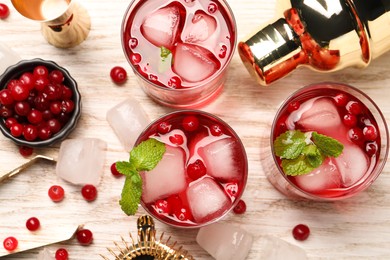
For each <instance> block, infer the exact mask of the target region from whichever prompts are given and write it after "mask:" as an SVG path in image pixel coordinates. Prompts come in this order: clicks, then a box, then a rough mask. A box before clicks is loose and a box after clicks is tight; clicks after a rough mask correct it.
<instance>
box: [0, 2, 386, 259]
mask: <svg viewBox="0 0 390 260" xmlns="http://www.w3.org/2000/svg"><path fill="white" fill-rule="evenodd" d="M79 2H80V3H81V4H82V5H83V6H84V7H85V8H86V9H87V10H88V12H89V14H90V16H91V24H92V25H91V31H90V34H89V36H88V38H87V40H86V41H85V42H83V43H82V44H81V45H79V46H77V47H74V48H72V49H58V48H55V47H53V46H51V45H50V44H48V43H47V42H46V41H45V39H44V38H43V36H42V34H41V32H40V25H39V23H37V22H34V21H30V20H28V19H26V18H24V17H22V16H21V15H20V14H19V13H18V12H16V10H15V9H14V8H13V7H12V4H11V1H10V0H0V3H5V4H7V5H8V6H9V8H10V11H11V14H10V16H9V17H8V18H7V19H5V20H0V41H1V42H3V43H5V44H7V45H8V46H10V47H12V49H13V50H14V51H16V52H17V53H18V54H19V55H20V56H21V57H22V58H23V59H30V58H43V59H48V60H53V61H55V62H57V63H59V64H60V65H62V66H64V67H65V68H67V69H68V70H69V71H70V73H71V74H72V75H73V77H74V78H75V79H76V80H77V82H78V84H79V88H80V92H81V95H82V98H83V101H82V102H83V107H82V115H81V119H80V121H79V123H78V126H77V127H76V129H75V130H74V132H72V134H71V135H70V136H69V138H83V137H94V138H100V139H103V140H105V141H106V142H107V143H108V150H107V154H106V161H105V167H104V174H103V177H102V181H101V183H100V185H99V186H98V190H99V194H98V198H97V200H96V201H94V202H91V203H88V202H86V201H85V200H84V199H83V198H82V196H81V194H80V191H79V190H80V187H77V186H73V185H70V184H69V183H65V182H63V181H61V180H60V179H58V178H57V176H56V175H55V166H54V164H52V163H46V162H42V163H38V164H36V165H34V166H32V167H30V168H29V169H28V170H27V171H26V172H24V173H23V174H20V175H19V176H17V177H15V178H13V179H11V180H8V181H6V182H4V183H2V184H0V242H1V243H2V241H3V239H4V238H5V237H7V236H10V235H13V236H15V237H18V239H19V242H20V243H21V244H22V243H32V242H34V243H35V242H36V243H50V242H52V241H53V240H54V239H55V238H57V237H63V236H64V235H65V237H66V234H69V232H70V233H71V232H72V231H71V230H72V229H73V230H74V227H75V226H77V225H79V224H83V225H84V226H85V227H86V228H88V229H90V230H92V231H93V234H94V242H93V244H92V245H90V246H81V245H79V244H78V242H77V241H76V240H75V239H73V240H69V241H67V242H61V243H56V244H52V245H50V246H48V247H47V248H48V249H49V250H50V251H51V252H53V253H54V252H55V250H57V249H58V248H59V247H64V248H67V250H68V251H69V255H70V258H69V259H78V260H82V259H85V260H87V259H101V257H100V256H99V254H105V255H107V256H109V254H108V252H107V250H106V248H107V247H113V246H114V244H113V241H118V240H119V239H120V236H124V237H125V238H127V237H128V233H129V232H130V233H132V234H136V220H137V218H138V216H140V215H143V214H145V211H144V210H143V209H142V208H141V207H140V209H139V212H138V214H137V215H136V216H132V217H128V216H126V215H125V214H124V213H123V212H122V211H121V209H120V207H119V206H118V200H119V197H120V192H121V189H122V186H123V182H124V179H123V178H115V177H113V176H112V175H111V173H110V165H111V164H112V163H113V162H115V161H118V160H123V159H128V154H127V153H126V152H125V151H124V150H123V148H122V146H121V144H120V143H119V141H118V139H117V138H116V136H115V134H114V133H113V131H112V129H111V128H110V126H109V125H108V123H107V121H106V113H107V111H108V110H109V109H110V108H111V107H113V106H114V105H116V104H118V103H119V102H121V101H122V100H124V99H125V98H126V97H132V98H135V99H137V100H138V101H139V102H140V103H141V104H142V106H143V108H144V109H145V111H146V112H147V114H148V115H149V117H150V119H152V120H153V119H156V118H158V117H160V116H162V115H163V114H165V113H167V112H170V111H172V110H173V109H170V108H167V107H163V106H160V105H158V104H156V103H154V102H153V101H152V100H151V99H149V98H148V97H147V96H146V95H145V94H144V93H143V91H142V90H141V89H140V87H139V86H138V85H137V81H136V79H135V77H134V74H133V73H132V71H131V68H130V66H129V65H128V63H127V61H126V59H125V56H124V54H123V51H122V46H121V37H120V27H121V22H122V18H123V15H124V12H125V10H126V8H127V6H128V5H129V3H130V0H126V1H125V0H116V1H107V0H99V1H92V0H80V1H79ZM228 2H229V4H230V6H231V8H232V9H233V12H234V14H235V18H236V23H237V31H238V39H244V38H245V37H246V36H247V35H248V34H250V33H251V32H252V31H254V30H255V29H256V28H257V27H259V26H260V25H261V24H263V23H265V22H266V21H268V20H269V19H271V18H272V17H273V15H274V12H275V11H274V9H275V0H272V1H268V0H257V1H250V0H229V1H228ZM389 62H390V53H387V54H384V55H382V56H381V57H379V58H378V59H376V60H374V61H373V62H372V64H371V65H370V66H369V67H368V68H366V69H357V68H349V69H346V70H343V71H341V72H337V73H333V74H320V73H316V72H313V71H311V70H308V69H299V70H297V71H296V72H294V74H292V75H290V76H288V77H287V78H285V79H283V80H280V81H279V82H277V83H275V84H273V85H272V86H269V87H262V86H260V85H258V84H257V83H256V82H255V81H254V79H253V78H251V76H250V75H249V73H248V72H247V71H246V69H245V68H244V66H243V64H242V63H241V60H240V58H239V56H238V53H237V52H236V53H235V54H234V57H233V60H232V62H231V65H230V68H229V71H228V78H227V81H226V84H225V89H224V91H223V93H222V94H221V95H220V96H219V97H218V99H217V100H215V101H214V102H213V103H212V104H210V105H208V106H206V107H204V108H202V109H203V110H204V111H207V112H211V113H213V114H215V115H217V116H219V117H221V118H222V119H224V120H225V121H226V122H228V123H229V124H230V125H231V126H232V127H233V129H235V130H236V132H237V133H238V134H239V136H240V137H241V138H242V141H243V143H244V146H245V148H246V151H247V155H248V160H249V177H248V184H247V187H246V190H245V193H244V195H243V199H244V200H245V201H246V204H247V212H246V213H245V214H244V215H234V214H233V213H230V214H228V215H227V216H226V217H225V218H224V219H223V220H222V221H223V223H226V224H229V225H230V224H231V225H237V226H239V227H242V228H244V229H246V230H248V231H249V232H251V233H252V234H253V236H254V238H255V240H254V244H253V247H252V250H251V252H250V254H249V255H248V259H253V260H257V259H259V258H260V255H261V250H260V247H259V241H260V240H261V237H262V236H263V235H273V236H276V237H278V238H281V239H283V240H285V241H287V242H289V243H292V244H294V245H298V246H300V247H301V248H303V249H304V250H305V251H306V252H307V255H308V257H309V259H389V257H390V247H389V244H390V193H389V190H390V164H389V163H387V165H386V166H385V168H384V170H383V172H382V174H381V175H380V176H379V178H378V179H377V180H376V181H375V182H374V183H373V185H372V186H371V187H370V188H368V189H367V190H366V191H364V192H363V193H361V194H359V195H358V196H356V197H354V198H351V199H348V200H345V201H340V202H333V203H322V202H321V203H319V202H310V201H294V200H291V199H289V198H287V197H285V196H284V195H282V194H280V193H279V192H278V191H277V190H275V189H274V188H273V186H272V185H271V184H270V183H269V182H268V181H267V179H266V177H265V170H266V167H265V164H266V163H267V162H269V160H262V159H261V158H263V157H261V156H260V154H261V151H262V148H266V147H267V145H268V142H269V141H268V137H269V133H270V125H271V123H272V120H273V118H274V116H275V112H276V111H277V109H278V108H279V105H280V103H281V102H282V101H283V100H284V99H285V98H286V97H287V96H289V95H290V94H291V93H292V92H293V91H295V90H297V89H299V88H301V87H302V86H304V85H307V84H310V83H314V82H321V81H339V82H343V83H347V84H351V85H354V86H356V87H358V88H360V89H361V90H363V91H364V92H365V93H367V94H368V95H369V96H371V97H372V99H373V100H374V101H375V102H376V103H377V105H378V106H379V107H380V108H381V110H382V112H383V114H384V116H385V118H386V120H387V121H388V122H389V119H390V102H389V100H390V66H389ZM116 65H120V66H123V67H124V68H126V70H127V71H128V75H129V78H128V81H127V82H126V84H125V85H124V86H120V87H119V86H116V85H115V84H113V83H112V82H111V79H110V77H109V72H110V68H112V67H114V66H116ZM58 148H59V145H56V146H54V147H50V148H42V149H36V150H35V153H36V154H44V155H49V156H53V157H55V156H56V155H57V154H58ZM27 160H28V159H26V158H23V157H22V156H21V155H20V154H19V152H18V148H17V146H16V145H15V144H13V143H12V142H11V141H10V140H8V139H6V138H5V137H4V136H2V135H1V136H0V174H3V173H6V172H8V171H9V170H11V169H13V168H15V167H17V166H18V165H20V164H22V163H24V162H26V161H27ZM53 184H60V185H63V187H64V188H65V190H66V197H65V199H64V201H63V202H61V203H53V202H52V201H50V199H49V198H48V196H47V190H48V188H49V187H50V186H51V185H53ZM32 216H36V217H38V218H39V219H40V220H41V225H42V227H41V229H40V230H39V231H37V232H34V233H31V232H27V229H26V228H25V226H24V225H25V221H26V220H27V219H28V218H29V217H32ZM299 223H305V224H307V225H308V226H309V227H310V228H311V235H310V237H309V239H308V240H306V241H304V242H298V241H295V240H294V238H293V237H292V235H291V230H292V228H293V227H294V226H295V225H296V224H299ZM156 228H157V232H158V233H162V232H165V233H166V234H167V235H171V236H172V239H173V240H177V241H178V242H179V244H181V245H183V246H184V247H185V248H186V249H187V250H188V251H189V252H190V253H191V254H192V255H193V256H194V257H195V259H211V257H210V256H209V255H208V254H207V253H206V252H205V251H204V250H203V249H202V248H201V247H200V246H198V245H197V243H196V241H195V237H196V234H197V230H181V229H176V228H171V227H168V226H166V225H164V224H162V223H160V222H156ZM41 250H42V248H37V249H34V250H31V251H28V252H22V253H18V254H14V255H10V256H6V257H4V258H3V259H7V260H11V259H36V257H37V254H38V253H39V252H40V251H41ZM0 252H3V253H4V249H3V247H2V244H1V245H0Z"/></svg>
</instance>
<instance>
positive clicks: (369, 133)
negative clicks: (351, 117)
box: [363, 125, 378, 141]
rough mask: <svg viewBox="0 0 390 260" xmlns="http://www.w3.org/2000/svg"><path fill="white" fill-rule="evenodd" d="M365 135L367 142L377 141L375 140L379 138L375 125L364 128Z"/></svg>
mask: <svg viewBox="0 0 390 260" xmlns="http://www.w3.org/2000/svg"><path fill="white" fill-rule="evenodd" d="M363 135H364V139H366V140H367V141H375V139H376V138H377V137H378V132H377V131H376V128H375V127H374V126H373V125H368V126H366V127H364V128H363Z"/></svg>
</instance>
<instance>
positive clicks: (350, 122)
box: [343, 113, 357, 127]
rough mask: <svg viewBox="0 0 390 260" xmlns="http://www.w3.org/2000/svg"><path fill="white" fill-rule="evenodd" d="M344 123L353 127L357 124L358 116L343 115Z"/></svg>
mask: <svg viewBox="0 0 390 260" xmlns="http://www.w3.org/2000/svg"><path fill="white" fill-rule="evenodd" d="M343 123H344V125H346V126H349V127H353V126H355V125H356V124H357V118H356V116H355V115H353V114H349V113H348V114H345V115H344V117H343Z"/></svg>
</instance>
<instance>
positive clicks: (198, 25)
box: [182, 11, 217, 43]
mask: <svg viewBox="0 0 390 260" xmlns="http://www.w3.org/2000/svg"><path fill="white" fill-rule="evenodd" d="M187 24H188V25H187V26H186V27H185V28H184V30H183V33H182V34H183V35H184V41H185V42H189V43H196V42H203V41H205V40H207V39H208V38H209V37H210V36H211V35H213V34H214V32H215V30H216V29H217V21H216V20H215V18H214V17H212V16H210V15H208V14H206V13H205V12H203V11H197V12H196V13H195V14H194V16H193V17H192V20H191V23H187Z"/></svg>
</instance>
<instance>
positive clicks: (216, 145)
mask: <svg viewBox="0 0 390 260" xmlns="http://www.w3.org/2000/svg"><path fill="white" fill-rule="evenodd" d="M235 149H237V141H235V140H233V139H232V138H228V139H222V140H218V141H216V142H213V143H211V144H209V145H207V146H205V147H204V148H203V149H201V151H200V154H201V157H202V158H203V160H204V163H205V165H206V168H207V173H208V174H209V175H211V176H213V177H214V178H218V179H222V180H226V181H231V180H237V179H239V178H240V173H241V171H240V168H239V165H238V162H237V159H236V158H235V157H234V153H235Z"/></svg>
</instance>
